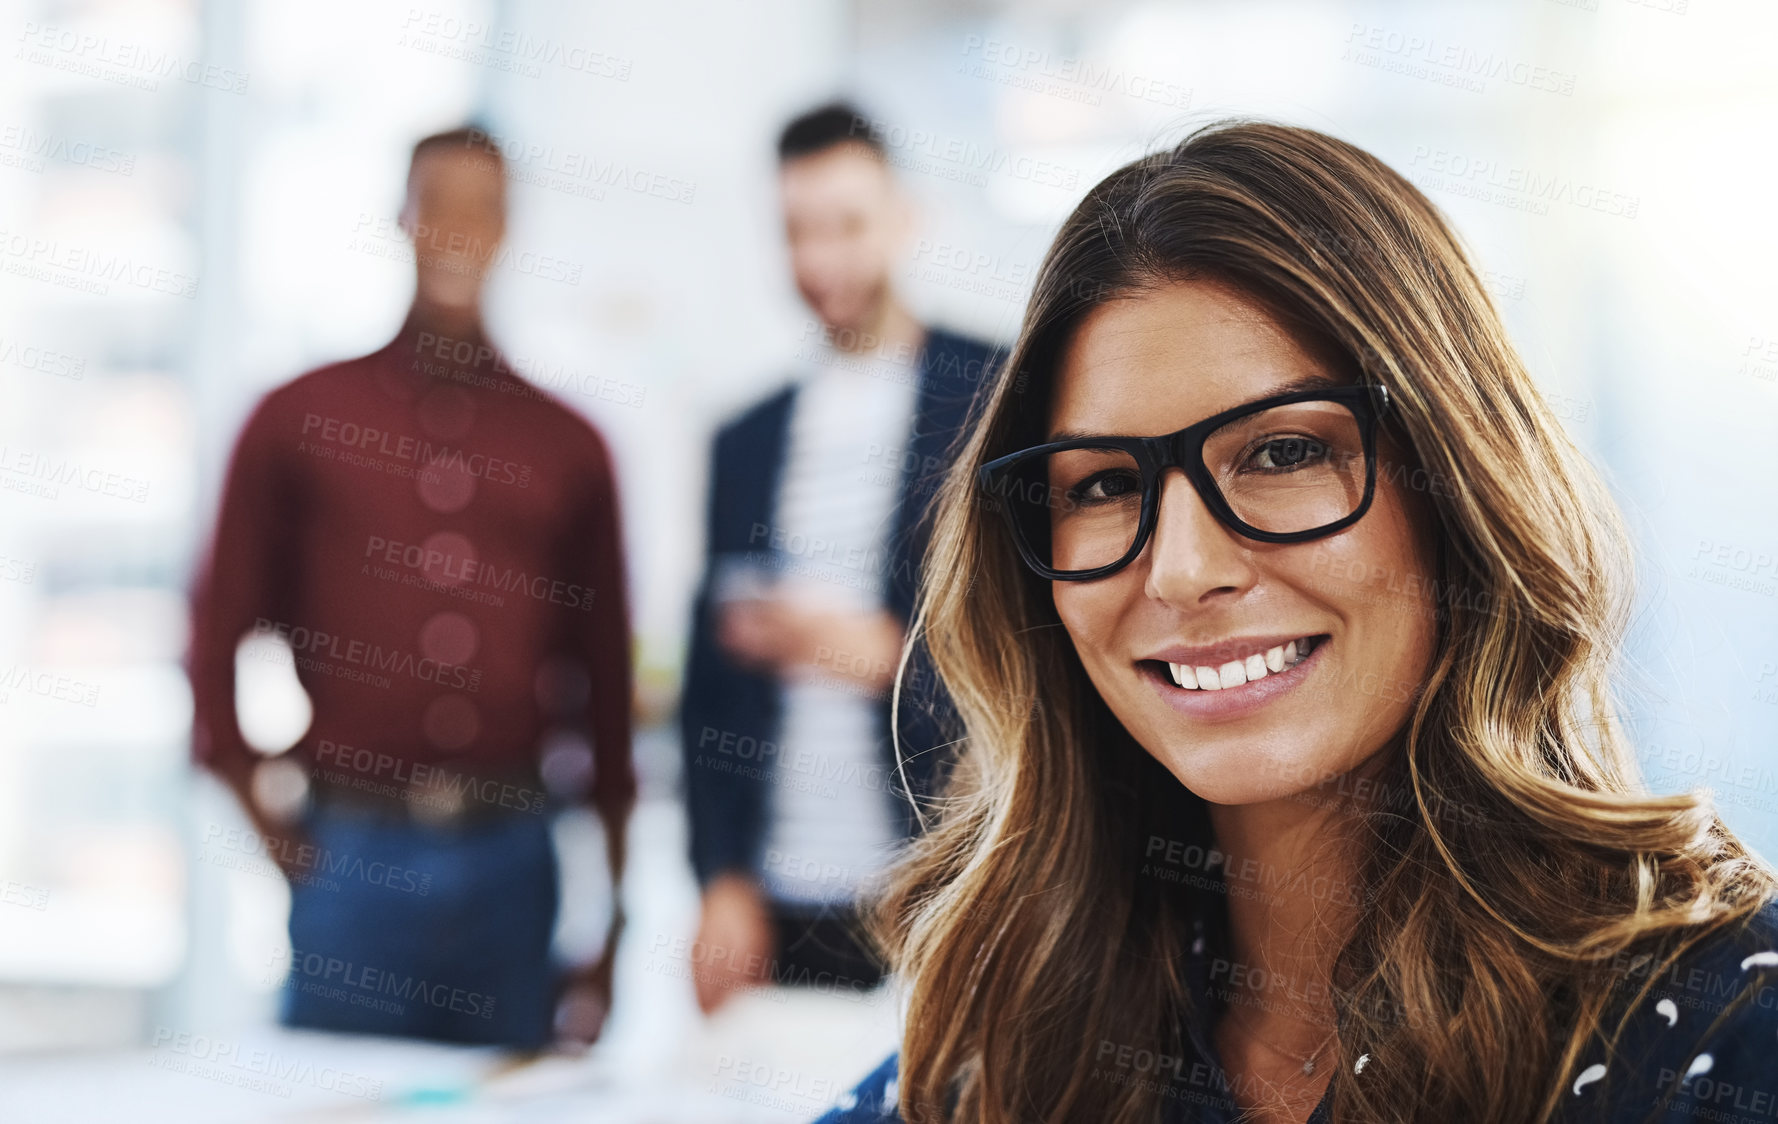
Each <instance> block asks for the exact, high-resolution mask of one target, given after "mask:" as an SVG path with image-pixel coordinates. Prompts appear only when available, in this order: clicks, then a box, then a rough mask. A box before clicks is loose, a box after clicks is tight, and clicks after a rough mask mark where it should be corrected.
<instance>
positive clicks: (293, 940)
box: [282, 808, 558, 1049]
mask: <svg viewBox="0 0 1778 1124" xmlns="http://www.w3.org/2000/svg"><path fill="white" fill-rule="evenodd" d="M307 828H308V832H309V838H310V842H312V843H313V844H315V846H316V849H317V854H316V858H315V861H314V862H313V864H307V865H305V867H304V869H303V871H302V872H300V873H299V874H298V875H297V876H296V877H295V878H294V879H293V883H292V886H291V896H290V899H291V900H290V944H291V963H290V969H289V973H288V975H287V977H286V979H285V983H284V1004H283V1014H282V1018H283V1022H284V1024H285V1025H287V1026H293V1027H306V1028H310V1029H315V1030H333V1031H341V1032H345V1033H350V1034H386V1035H394V1036H398V1037H403V1038H431V1039H440V1040H444V1041H449V1042H469V1043H480V1044H494V1045H503V1046H509V1047H513V1048H518V1049H536V1048H539V1047H542V1046H544V1045H547V1044H548V1042H549V1040H550V1037H551V1024H552V1022H553V1016H554V1011H555V997H556V982H557V971H556V967H555V965H554V964H553V963H552V962H551V959H550V937H551V934H552V932H553V930H554V927H555V918H556V906H557V893H558V891H557V884H556V854H555V849H554V847H553V845H552V843H551V840H550V834H549V824H548V821H547V820H546V819H545V818H544V817H542V816H522V815H515V816H511V817H508V818H504V819H500V820H495V821H492V822H488V823H483V824H478V825H473V826H470V827H466V828H459V829H439V828H433V827H426V826H422V825H419V824H413V823H407V822H402V821H392V820H387V819H380V818H378V817H376V816H374V815H370V814H367V813H363V812H355V811H353V810H351V809H345V808H320V809H317V810H316V811H315V812H314V813H312V814H311V815H310V817H309V821H308V824H307Z"/></svg>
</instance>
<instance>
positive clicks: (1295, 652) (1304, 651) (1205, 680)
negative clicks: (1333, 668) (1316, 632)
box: [1167, 637, 1315, 691]
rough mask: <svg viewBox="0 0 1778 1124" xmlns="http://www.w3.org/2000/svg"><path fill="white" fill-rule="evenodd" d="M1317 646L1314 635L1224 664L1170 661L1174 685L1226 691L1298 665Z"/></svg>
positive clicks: (1169, 665) (1195, 689)
mask: <svg viewBox="0 0 1778 1124" xmlns="http://www.w3.org/2000/svg"><path fill="white" fill-rule="evenodd" d="M1314 650H1315V639H1314V637H1304V638H1303V639H1301V640H1292V641H1290V642H1289V643H1287V644H1281V645H1279V646H1278V647H1276V648H1267V649H1266V650H1265V651H1264V652H1255V653H1254V654H1253V655H1251V656H1248V657H1247V658H1245V659H1239V660H1230V661H1229V662H1228V663H1225V664H1223V665H1222V666H1221V667H1193V666H1192V665H1191V664H1186V663H1172V662H1169V663H1168V664H1167V669H1168V670H1169V671H1170V672H1171V673H1172V675H1173V683H1174V685H1176V686H1178V687H1181V688H1183V689H1185V690H1187V691H1222V690H1226V689H1228V688H1230V687H1239V686H1241V685H1242V684H1244V683H1253V682H1256V681H1258V680H1261V679H1264V678H1265V677H1266V676H1267V675H1272V674H1276V673H1277V672H1280V671H1283V670H1284V669H1286V668H1289V667H1295V666H1296V665H1297V664H1299V663H1302V662H1303V661H1304V660H1306V659H1308V658H1309V653H1310V652H1312V651H1314Z"/></svg>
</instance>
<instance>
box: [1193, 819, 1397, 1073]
mask: <svg viewBox="0 0 1778 1124" xmlns="http://www.w3.org/2000/svg"><path fill="white" fill-rule="evenodd" d="M1210 822H1211V826H1212V828H1213V829H1214V831H1215V833H1216V845H1217V847H1218V848H1219V849H1220V850H1221V851H1222V852H1223V854H1224V855H1225V856H1226V858H1225V860H1224V864H1225V865H1224V871H1225V873H1226V880H1227V883H1228V890H1229V893H1228V919H1229V929H1228V960H1229V964H1228V967H1227V970H1226V972H1225V973H1224V974H1223V978H1220V979H1215V980H1213V982H1214V983H1215V984H1216V985H1217V986H1218V988H1219V989H1221V990H1223V992H1224V994H1225V995H1226V996H1227V997H1228V998H1229V1000H1230V1005H1231V1007H1234V1006H1239V1007H1241V1008H1243V1009H1242V1010H1241V1011H1239V1012H1237V1016H1236V1017H1237V1019H1238V1020H1239V1021H1240V1022H1242V1023H1243V1024H1245V1025H1248V1026H1250V1027H1251V1026H1262V1027H1267V1028H1271V1029H1270V1033H1268V1034H1267V1038H1268V1040H1270V1041H1272V1042H1273V1043H1274V1044H1275V1045H1277V1046H1279V1047H1281V1048H1283V1049H1286V1050H1290V1049H1300V1052H1301V1053H1302V1054H1304V1055H1307V1054H1309V1053H1310V1052H1311V1051H1313V1050H1315V1049H1316V1048H1317V1047H1318V1046H1320V1045H1322V1044H1324V1043H1325V1041H1326V1039H1327V1036H1328V1034H1329V1033H1330V1032H1331V1031H1332V1029H1333V1021H1334V1007H1333V993H1332V979H1333V975H1332V973H1333V962H1334V958H1335V956H1336V955H1337V954H1338V952H1339V949H1340V945H1341V943H1342V942H1343V940H1344V939H1345V936H1346V933H1347V931H1348V930H1349V927H1350V924H1351V922H1352V920H1353V915H1354V912H1355V908H1356V905H1357V902H1358V901H1359V900H1360V899H1361V898H1362V895H1361V894H1359V893H1357V892H1356V891H1355V889H1354V877H1355V874H1356V863H1355V859H1354V854H1355V851H1354V848H1353V847H1352V845H1351V844H1352V839H1353V832H1352V830H1351V828H1352V826H1353V820H1352V809H1350V808H1349V807H1347V806H1346V805H1345V804H1344V803H1332V804H1321V803H1320V802H1319V801H1316V802H1310V801H1306V800H1302V799H1300V798H1290V797H1286V798H1284V799H1280V800H1273V801H1269V802H1267V803H1264V804H1250V805H1240V806H1230V805H1211V807H1210Z"/></svg>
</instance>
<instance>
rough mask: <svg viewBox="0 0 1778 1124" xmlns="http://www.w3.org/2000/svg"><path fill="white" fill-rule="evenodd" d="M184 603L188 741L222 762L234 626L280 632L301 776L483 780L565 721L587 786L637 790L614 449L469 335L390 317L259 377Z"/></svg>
mask: <svg viewBox="0 0 1778 1124" xmlns="http://www.w3.org/2000/svg"><path fill="white" fill-rule="evenodd" d="M192 601H193V605H192V609H193V613H192V616H193V628H192V644H191V651H190V657H189V670H190V674H191V682H192V693H193V696H194V700H195V705H196V715H195V722H194V752H195V754H196V757H197V759H198V760H199V761H200V762H203V763H204V764H206V765H209V766H210V767H211V768H213V769H216V770H217V771H219V772H222V773H225V774H230V773H233V774H237V775H238V774H239V773H240V772H241V771H243V770H245V769H246V768H247V767H248V765H249V762H250V761H252V760H255V759H257V757H258V754H257V753H255V752H254V751H253V750H252V749H250V748H249V747H248V746H247V744H246V742H245V741H244V739H243V738H242V735H241V731H240V727H239V725H238V723H237V721H236V716H235V707H234V693H235V667H234V661H235V649H236V645H237V643H238V642H239V641H240V640H241V638H242V637H243V636H245V635H248V634H251V633H254V632H256V631H258V632H264V633H274V634H277V635H279V636H281V637H283V638H284V639H285V640H287V641H288V642H289V643H290V645H291V647H292V648H293V649H294V652H295V661H296V672H297V675H298V677H299V679H300V680H301V682H302V685H303V687H304V688H305V689H306V690H307V691H308V694H309V697H310V699H311V700H312V701H313V703H314V711H315V717H314V721H313V722H312V723H311V724H310V726H309V729H308V731H307V733H306V734H304V736H303V738H302V740H301V741H300V742H299V743H298V744H297V746H296V747H295V749H294V750H293V751H292V752H293V754H295V755H296V756H297V758H298V760H301V761H304V762H305V763H306V764H307V765H309V766H311V769H310V772H311V776H312V777H313V778H314V779H315V780H316V781H317V782H318V783H319V785H321V786H325V785H328V784H332V785H346V786H350V787H356V788H361V789H362V788H366V787H370V788H377V787H380V786H383V785H392V786H396V787H401V786H404V785H410V784H415V783H419V784H422V785H425V784H437V783H440V780H441V778H449V779H448V780H446V781H445V783H453V784H460V783H462V780H461V779H460V778H468V779H469V781H470V782H471V783H484V782H495V787H494V788H486V789H483V790H482V791H481V793H480V794H479V795H480V798H481V799H485V800H493V799H498V794H497V793H496V789H497V788H498V786H499V784H500V783H512V782H517V783H520V784H526V783H529V782H532V781H534V779H535V778H536V777H537V769H538V756H539V750H540V748H541V747H542V744H543V742H544V740H545V736H546V734H547V733H548V732H549V731H551V730H552V729H554V728H556V727H559V726H567V727H578V728H581V729H583V730H584V731H585V732H586V733H588V734H589V735H590V736H591V739H592V742H593V746H594V763H595V764H594V778H593V782H592V786H591V793H592V795H591V800H592V803H594V805H595V806H597V807H599V808H600V809H601V810H607V811H611V810H617V809H620V808H622V807H625V806H627V805H628V804H629V802H630V801H631V800H632V799H633V797H634V795H635V784H636V782H635V774H634V771H633V769H632V765H631V760H630V692H631V665H630V634H629V619H628V612H627V595H626V589H625V579H624V566H623V551H622V542H621V538H620V531H619V522H618V510H617V499H616V488H615V485H614V481H613V477H612V469H611V459H610V456H609V455H608V453H607V451H606V448H605V443H604V441H603V440H602V439H601V438H600V436H599V434H598V433H597V431H595V430H594V429H593V428H592V426H590V425H589V424H588V423H587V422H586V421H584V420H582V419H581V418H580V417H578V416H577V415H575V414H574V413H572V412H571V411H570V410H568V409H567V408H566V407H564V406H563V405H561V404H560V403H558V402H556V401H555V400H554V399H552V398H550V397H549V396H547V395H546V394H544V393H542V392H540V391H538V390H536V389H534V388H532V387H531V386H530V385H529V384H528V383H526V382H525V381H523V380H522V379H520V378H518V377H517V376H515V375H514V374H513V373H512V372H511V370H510V369H509V368H508V367H507V366H506V364H505V363H504V362H503V361H502V360H501V359H500V358H499V357H498V356H497V355H496V354H495V353H494V351H493V349H492V348H491V347H489V346H487V345H486V344H485V343H483V342H482V341H481V340H479V339H475V340H462V341H459V340H452V339H448V338H445V337H441V336H438V335H436V334H434V333H430V332H425V331H421V330H419V329H417V328H416V327H414V326H413V325H412V324H411V323H410V324H409V325H408V326H406V327H404V328H403V329H402V332H401V334H400V335H398V336H397V337H396V338H395V340H394V341H393V342H391V343H390V344H389V345H388V346H387V347H384V348H383V349H382V350H381V351H378V352H376V353H375V354H372V355H368V356H366V357H364V358H362V359H354V360H352V361H350V362H346V363H338V364H335V365H332V366H328V367H323V368H321V369H320V370H317V371H313V372H311V373H309V374H307V375H303V376H302V377H301V378H298V379H296V380H295V381H293V382H291V383H288V384H286V385H285V386H282V387H280V388H279V389H277V390H275V391H273V392H272V393H270V394H268V395H267V396H266V397H265V399H264V400H263V401H261V402H260V404H259V406H258V407H257V408H256V409H255V410H254V411H253V414H252V416H251V417H250V418H249V419H248V421H247V424H246V427H245V429H244V430H243V431H242V433H241V436H240V439H239V441H238V443H237V444H236V446H235V451H234V456H233V460H232V462H231V464H230V466H229V470H228V479H227V482H226V484H225V486H224V491H223V497H222V510H221V514H220V516H219V518H218V520H217V525H216V533H215V538H214V540H213V541H212V544H211V547H210V550H209V552H208V556H207V558H206V560H205V561H204V563H203V565H202V567H201V570H200V572H199V575H198V579H197V582H196V586H195V589H194V593H193V598H192ZM490 793H495V795H489V794H490ZM534 795H535V790H533V792H532V793H531V794H526V793H523V792H519V793H517V794H514V793H511V792H509V793H508V794H507V796H506V798H505V799H500V801H499V802H501V803H503V804H505V805H506V806H508V807H515V806H516V807H518V808H520V809H521V810H523V809H524V808H525V807H526V805H528V804H529V802H530V801H531V799H533V798H534Z"/></svg>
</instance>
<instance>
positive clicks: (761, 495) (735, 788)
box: [679, 329, 995, 884]
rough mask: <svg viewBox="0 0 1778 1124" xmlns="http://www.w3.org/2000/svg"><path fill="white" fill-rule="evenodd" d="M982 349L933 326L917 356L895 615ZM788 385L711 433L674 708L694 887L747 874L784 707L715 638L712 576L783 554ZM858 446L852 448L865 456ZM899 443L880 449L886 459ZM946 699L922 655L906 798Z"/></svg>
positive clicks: (761, 832) (904, 818) (904, 724)
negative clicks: (732, 565)
mask: <svg viewBox="0 0 1778 1124" xmlns="http://www.w3.org/2000/svg"><path fill="white" fill-rule="evenodd" d="M994 358H995V357H994V353H993V351H992V349H990V348H989V347H988V346H987V345H986V344H982V343H979V342H977V341H975V340H970V339H966V338H964V337H962V336H958V335H955V334H952V333H950V332H945V331H940V330H937V329H933V330H930V331H929V332H928V333H927V336H926V342H925V346H924V347H923V348H922V350H921V354H920V361H919V366H918V369H917V371H916V370H912V369H908V370H907V374H908V377H910V378H917V379H918V389H917V392H916V398H915V405H914V421H913V431H912V432H911V433H910V434H909V436H908V439H907V441H906V442H905V443H904V446H903V449H902V450H900V451H899V453H900V455H899V456H895V457H893V460H892V462H891V463H889V464H886V465H885V467H886V468H889V469H894V468H899V470H900V471H901V488H900V492H899V499H898V501H897V507H896V513H895V519H894V525H893V531H892V534H891V537H890V540H889V542H888V544H887V549H886V550H885V551H884V557H883V562H884V566H883V569H885V570H887V573H880V574H874V575H872V576H873V577H875V578H877V579H878V580H881V581H882V582H883V584H884V587H885V593H886V601H887V608H888V609H889V611H890V612H893V613H894V614H895V615H896V616H898V617H900V618H901V619H902V620H903V621H904V622H905V621H906V620H908V619H909V617H910V616H911V614H912V611H913V604H914V593H915V590H916V589H917V587H918V583H919V574H920V559H921V556H922V555H923V554H924V549H925V544H926V541H927V538H928V537H929V527H928V525H927V521H926V519H925V518H924V516H925V515H926V514H927V509H928V508H929V507H930V506H931V503H932V500H933V497H934V496H935V495H936V493H937V489H938V485H939V482H940V480H941V479H942V477H943V475H944V471H945V469H946V468H947V467H949V465H950V458H951V455H952V453H953V452H954V445H955V443H956V442H957V441H958V440H959V438H960V437H961V434H962V432H963V429H964V425H965V422H966V420H967V418H968V416H969V410H970V404H971V402H972V401H973V400H974V398H975V392H976V390H977V389H978V388H979V387H980V386H981V385H982V383H983V381H984V380H985V379H987V378H990V377H991V376H992V374H993V370H994ZM796 392H797V387H796V386H795V385H792V386H789V387H787V388H785V389H784V390H781V391H779V392H777V393H776V394H773V395H771V396H770V397H768V398H767V399H765V401H763V402H760V403H759V404H757V405H755V406H753V407H752V408H750V409H748V410H746V411H745V412H743V413H742V414H741V415H740V416H739V417H738V418H736V419H735V420H734V421H732V422H730V423H728V424H727V425H725V426H723V427H722V429H721V430H720V431H718V433H717V435H716V446H715V452H714V455H713V456H712V458H711V484H710V507H709V516H708V519H709V524H708V536H707V538H706V548H705V550H706V556H705V568H704V578H703V581H702V583H701V584H700V586H699V589H698V593H697V600H696V602H695V604H694V605H693V609H692V626H691V645H690V652H689V654H688V657H687V661H686V671H685V688H684V692H683V694H682V695H681V699H680V704H679V727H680V742H681V745H682V747H683V750H684V753H685V791H686V803H687V806H688V815H689V816H690V827H691V852H692V866H693V867H694V869H695V870H696V871H697V876H698V882H699V883H700V884H703V883H706V882H708V881H709V880H710V879H711V878H713V877H715V876H716V875H718V874H721V873H724V872H728V871H742V872H745V873H748V874H754V873H757V872H758V870H759V869H760V864H761V860H762V858H763V856H762V854H761V849H762V847H763V846H764V839H765V835H766V823H765V816H766V814H767V808H768V803H767V801H768V797H769V790H770V780H771V777H772V775H773V774H772V770H773V769H775V768H776V767H777V761H776V753H777V746H778V730H779V725H780V717H781V709H782V692H781V690H780V686H779V683H778V681H777V680H776V679H775V678H774V677H772V676H770V675H762V674H758V673H755V672H753V671H750V670H748V669H746V668H743V667H740V666H738V665H736V664H735V663H733V662H732V661H730V660H729V658H728V657H727V655H726V654H725V653H724V652H723V651H722V649H721V647H720V646H719V645H718V644H717V642H716V636H715V622H714V620H713V615H712V608H713V606H712V594H713V589H712V582H713V577H714V575H715V573H716V571H717V568H718V565H719V564H720V562H721V561H722V560H723V559H745V560H749V561H751V562H754V563H755V564H758V565H762V566H765V567H767V568H770V569H776V568H778V567H780V566H782V565H784V564H785V563H786V562H788V561H791V560H790V559H787V558H786V557H785V556H784V554H783V553H782V551H781V550H778V549H776V548H775V546H774V535H773V533H772V531H773V527H774V526H775V514H776V511H777V501H778V481H779V477H780V476H781V475H782V473H783V468H784V461H785V458H786V456H787V454H788V443H789V436H790V418H791V413H792V408H793V407H794V405H795V402H796ZM866 452H867V451H863V450H861V461H862V460H863V457H864V455H865V453H866ZM894 452H897V451H893V450H891V451H884V453H883V455H884V456H885V457H886V458H887V457H889V456H890V454H891V453H894ZM878 711H879V720H880V721H879V733H880V738H879V747H880V753H881V760H882V764H883V769H882V772H881V776H882V778H884V779H885V780H886V782H887V783H885V784H882V785H880V786H878V787H880V788H881V790H882V796H883V799H886V800H891V801H892V802H893V804H894V807H895V809H896V811H897V813H898V816H899V820H900V823H901V826H902V830H903V833H904V835H911V834H912V833H913V831H914V828H915V825H916V820H915V818H914V814H913V808H912V804H911V802H910V800H909V798H908V796H909V794H908V793H907V792H906V791H904V790H903V789H902V787H901V784H900V780H899V776H898V773H897V769H896V759H895V752H894V748H893V747H892V746H891V744H890V734H889V702H888V701H887V700H884V701H882V702H881V703H880V704H879V706H878ZM949 714H950V707H949V704H948V702H947V701H946V700H945V699H944V697H943V695H942V692H941V691H940V689H939V688H938V687H937V684H936V682H935V680H934V677H933V675H932V673H931V671H930V669H929V668H928V667H927V665H926V664H925V663H924V661H923V660H919V661H917V662H916V663H915V664H914V665H912V666H911V667H910V674H909V676H908V681H907V683H906V685H905V688H904V691H903V693H902V698H901V755H902V758H903V761H904V762H905V767H906V772H907V780H908V785H909V787H910V788H911V789H912V790H913V793H914V794H915V795H924V794H926V793H929V792H931V791H932V787H933V785H934V784H935V783H936V782H937V779H938V772H939V769H940V765H941V758H942V756H943V754H942V752H940V751H941V750H942V747H943V746H944V745H945V744H946V743H947V742H948V741H949V740H950V737H951V736H953V735H951V734H950V732H949V731H950V729H951V725H950V721H949Z"/></svg>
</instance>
